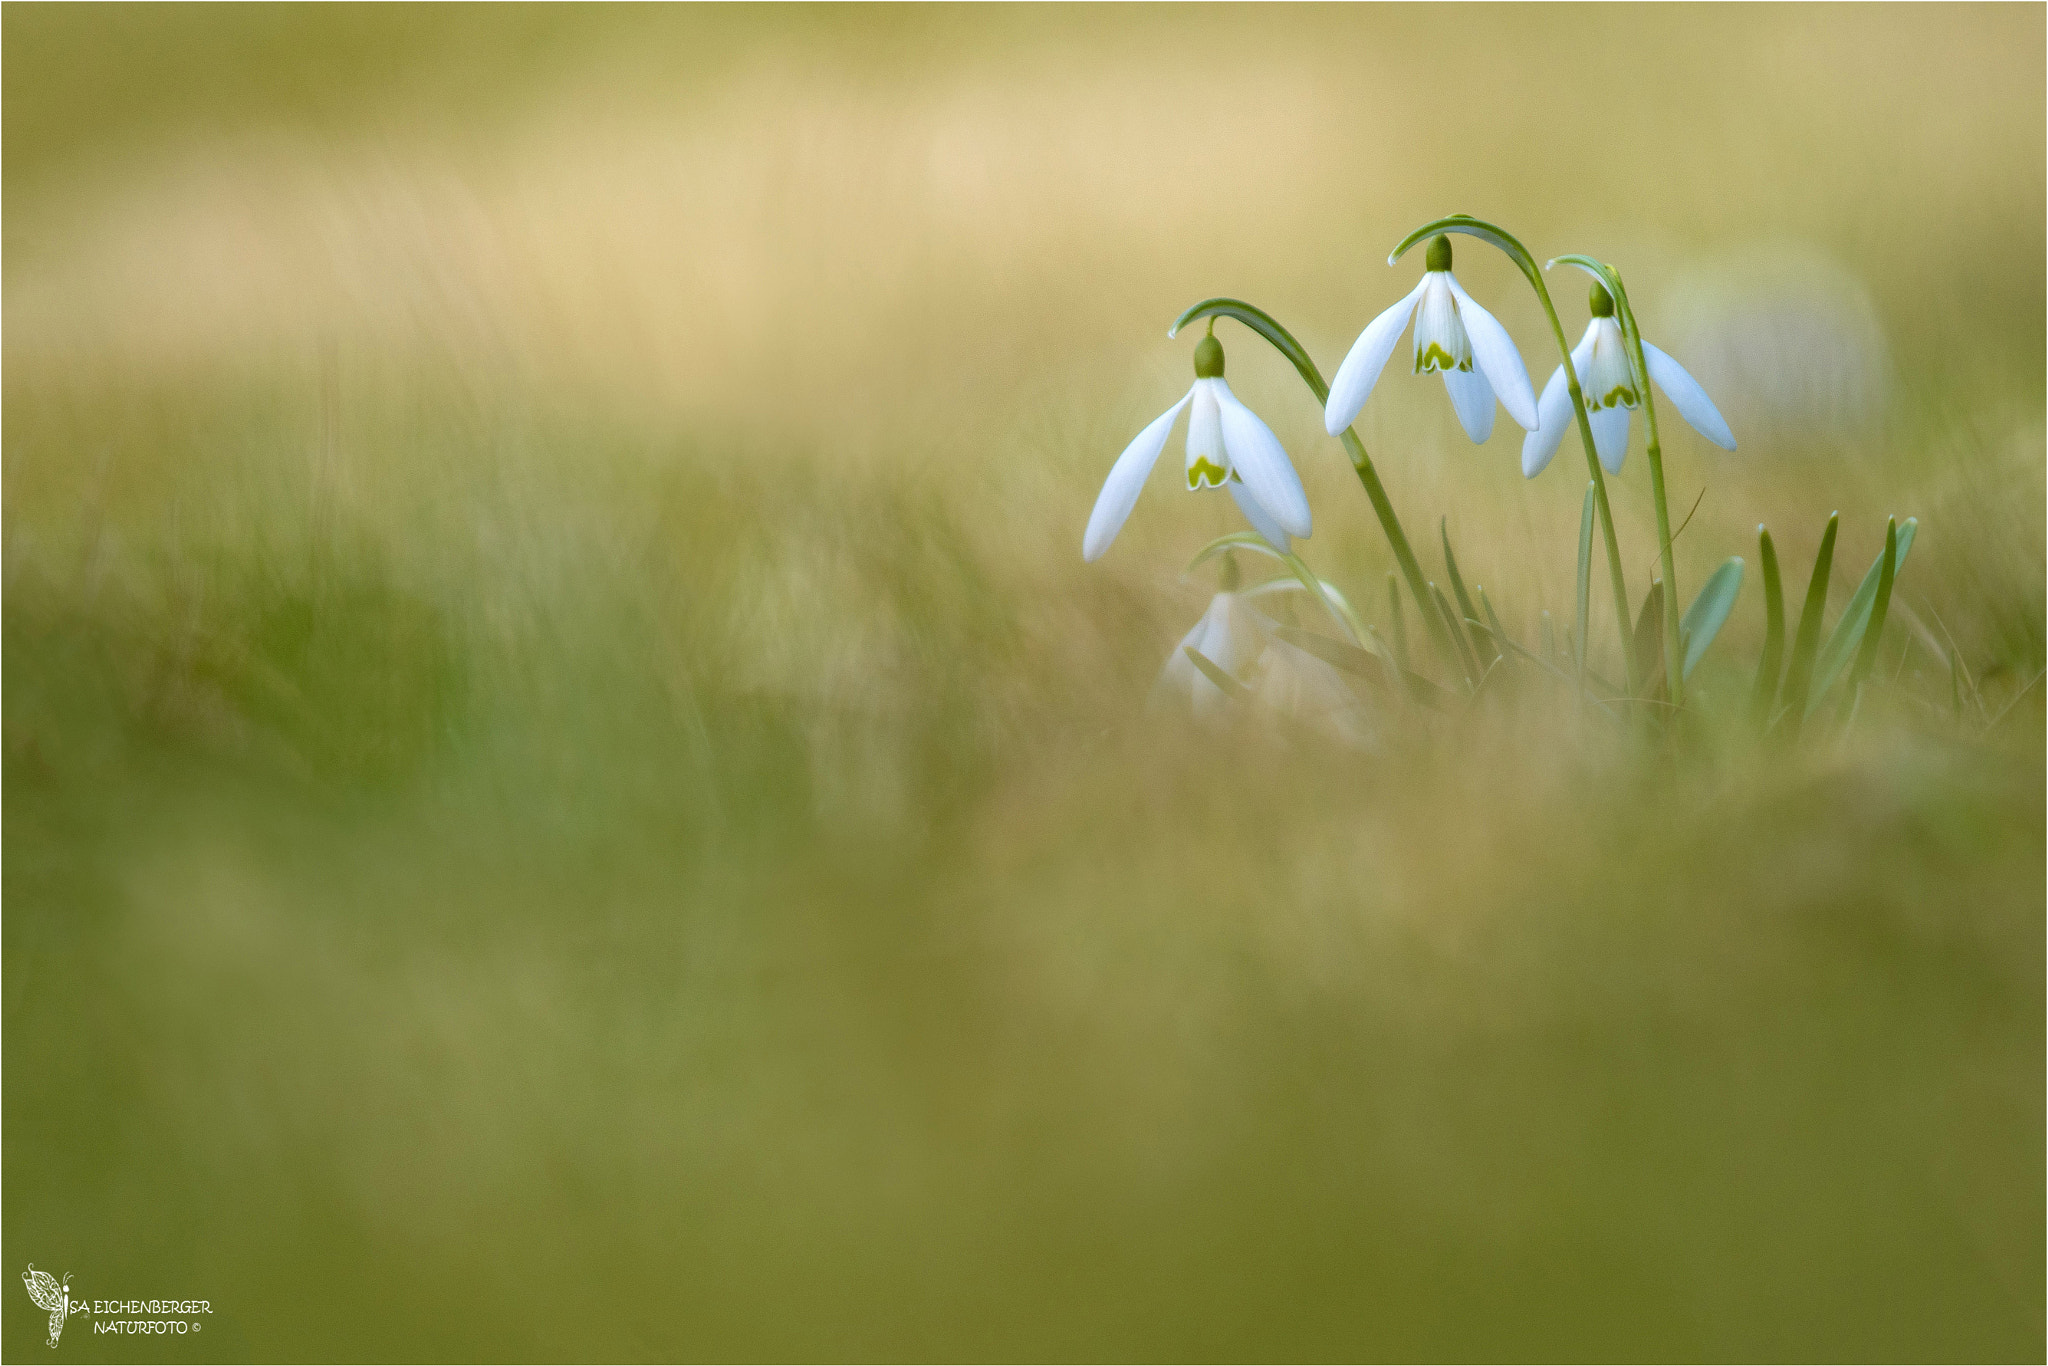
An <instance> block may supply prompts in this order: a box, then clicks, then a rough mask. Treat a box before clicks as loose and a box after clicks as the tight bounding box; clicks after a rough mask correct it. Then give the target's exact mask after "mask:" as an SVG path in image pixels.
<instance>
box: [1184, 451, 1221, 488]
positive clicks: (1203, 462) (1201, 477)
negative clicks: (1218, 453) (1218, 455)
mask: <svg viewBox="0 0 2048 1366" xmlns="http://www.w3.org/2000/svg"><path fill="white" fill-rule="evenodd" d="M1230 473H1231V472H1230V471H1229V470H1227V469H1225V468H1224V467H1223V466H1221V465H1212V464H1210V463H1209V457H1208V456H1206V455H1198V456H1196V457H1195V463H1194V464H1192V465H1190V466H1188V491H1189V492H1190V493H1192V492H1193V491H1195V490H1196V489H1201V488H1212V489H1220V488H1222V487H1223V485H1224V482H1225V481H1226V480H1228V479H1229V478H1230Z"/></svg>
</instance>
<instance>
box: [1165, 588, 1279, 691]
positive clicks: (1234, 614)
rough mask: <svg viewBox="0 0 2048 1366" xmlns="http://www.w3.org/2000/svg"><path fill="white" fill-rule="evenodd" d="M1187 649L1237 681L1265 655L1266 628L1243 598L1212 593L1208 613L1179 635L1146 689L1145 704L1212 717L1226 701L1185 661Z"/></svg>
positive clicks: (1193, 665)
mask: <svg viewBox="0 0 2048 1366" xmlns="http://www.w3.org/2000/svg"><path fill="white" fill-rule="evenodd" d="M1190 648H1193V649H1194V650H1195V651H1196V653H1198V654H1200V655H1201V656H1202V658H1204V659H1206V660H1208V661H1209V662H1210V663H1211V664H1214V665H1215V666H1216V667H1217V668H1219V669H1221V670H1223V672H1225V673H1227V674H1229V675H1230V676H1231V677H1232V678H1237V679H1242V678H1243V676H1244V673H1245V671H1246V670H1248V669H1249V668H1250V667H1251V665H1252V664H1253V663H1254V662H1256V661H1257V659H1258V657H1259V656H1260V655H1261V654H1263V653H1264V652H1265V649H1266V628H1265V625H1264V623H1262V622H1261V621H1260V620H1259V618H1258V615H1257V614H1256V613H1255V612H1253V611H1252V609H1251V605H1250V604H1249V603H1248V602H1246V601H1245V598H1244V595H1242V594H1240V593H1232V592H1227V591H1226V592H1222V593H1218V594H1217V595H1216V596H1215V597H1213V598H1211V599H1209V608H1208V610H1207V611H1205V612H1203V613H1202V619H1201V620H1200V621H1198V622H1196V623H1195V629H1194V630H1192V631H1189V632H1188V633H1187V634H1186V635H1184V636H1182V637H1181V638H1180V643H1179V644H1177V645H1175V646H1174V647H1173V653H1172V654H1170V655H1168V656H1167V657H1166V667H1165V668H1163V669H1161V670H1160V671H1159V680H1158V681H1157V682H1156V683H1154V684H1153V685H1152V699H1151V705H1152V706H1153V707H1155V708H1158V709H1160V710H1175V711H1177V710H1179V709H1181V708H1183V707H1186V708H1189V709H1191V710H1192V711H1193V712H1194V714H1195V715H1196V716H1198V717H1204V718H1206V717H1211V716H1215V715H1217V714H1218V713H1220V712H1221V711H1223V709H1224V708H1225V707H1227V706H1229V705H1230V699H1229V697H1228V696H1226V695H1225V694H1224V691H1223V689H1221V688H1219V687H1217V686H1216V684H1214V683H1213V682H1211V681H1210V679H1209V676H1208V675H1207V674H1205V673H1203V672H1202V671H1201V670H1200V669H1198V668H1196V667H1195V662H1194V661H1193V660H1192V659H1189V658H1188V650H1189V649H1190Z"/></svg>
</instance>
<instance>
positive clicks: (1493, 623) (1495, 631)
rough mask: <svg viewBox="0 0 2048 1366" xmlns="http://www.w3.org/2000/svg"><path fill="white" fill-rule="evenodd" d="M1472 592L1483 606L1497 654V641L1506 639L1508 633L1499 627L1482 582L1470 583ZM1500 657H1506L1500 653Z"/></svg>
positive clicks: (1498, 652)
mask: <svg viewBox="0 0 2048 1366" xmlns="http://www.w3.org/2000/svg"><path fill="white" fill-rule="evenodd" d="M1472 592H1473V594H1474V595H1475V596H1477V597H1478V599H1479V605H1480V607H1481V608H1483V609H1484V610H1485V612H1486V625H1487V629H1488V630H1489V631H1490V632H1491V633H1492V635H1493V638H1494V641H1495V647H1494V653H1495V654H1497V655H1499V654H1500V653H1501V651H1500V648H1499V644H1498V642H1500V641H1503V640H1506V639H1507V638H1508V633H1507V632H1506V631H1505V630H1503V629H1501V624H1500V617H1499V616H1498V615H1497V614H1495V612H1494V610H1493V603H1492V602H1491V601H1490V600H1489V599H1488V598H1487V596H1486V585H1485V584H1483V583H1475V584H1473V585H1472ZM1501 657H1502V658H1506V656H1505V655H1502V656H1501Z"/></svg>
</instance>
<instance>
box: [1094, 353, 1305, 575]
mask: <svg viewBox="0 0 2048 1366" xmlns="http://www.w3.org/2000/svg"><path fill="white" fill-rule="evenodd" d="M1183 408H1190V409H1191V411H1190V412H1189V414H1188V446H1187V452H1188V460H1187V486H1188V490H1189V492H1200V491H1202V490H1205V489H1224V490H1227V491H1228V492H1229V494H1230V496H1231V497H1232V498H1233V499H1234V500H1236V502H1237V506H1238V507H1239V509H1240V510H1242V511H1243V513H1244V515H1245V520H1246V521H1248V522H1250V523H1251V524H1252V529H1253V530H1255V531H1257V532H1258V533H1259V535H1261V536H1263V537H1265V538H1266V540H1267V541H1269V542H1271V543H1272V545H1273V546H1274V548H1276V549H1278V550H1287V549H1289V548H1291V542H1290V541H1289V539H1288V538H1289V537H1291V536H1306V535H1308V534H1309V531H1310V525H1311V524H1310V520H1309V510H1308V495H1307V494H1306V493H1305V492H1303V491H1302V487H1301V478H1300V476H1298V475H1297V474H1295V472H1294V465H1293V462H1291V461H1290V460H1288V458H1287V452H1286V451H1285V450H1284V449H1282V448H1281V445H1280V438H1279V437H1277V436H1274V435H1273V432H1272V429H1271V428H1269V427H1267V426H1266V424H1265V423H1263V422H1261V421H1259V419H1258V417H1257V415H1256V414H1254V413H1253V412H1252V410H1251V409H1249V408H1247V407H1245V406H1244V405H1243V404H1242V403H1240V402H1238V401H1237V395H1235V394H1233V393H1231V392H1230V386H1229V385H1228V384H1225V383H1224V382H1223V343H1221V342H1219V341H1217V340H1216V337H1215V335H1214V334H1213V333H1211V334H1210V335H1209V336H1206V337H1204V338H1202V341H1201V344H1200V345H1198V346H1197V347H1195V383H1194V387H1192V388H1190V389H1189V390H1188V391H1187V393H1186V394H1184V395H1182V397H1181V400H1180V402H1178V403H1176V404H1174V405H1173V406H1172V407H1171V408H1168V409H1167V410H1166V411H1165V412H1163V413H1161V414H1160V415H1159V416H1158V417H1155V418H1153V419H1152V421H1151V423H1150V424H1149V425H1148V426H1146V428H1145V430H1144V431H1142V432H1139V433H1138V435H1137V436H1136V437H1135V438H1134V439H1133V440H1132V442H1131V444H1130V445H1129V446H1126V447H1125V448H1124V453H1123V454H1122V455H1120V456H1118V457H1117V459H1116V464H1114V465H1112V466H1111V467H1110V471H1109V478H1107V479H1105V480H1104V481H1103V484H1102V492H1101V493H1100V494H1099V495H1097V497H1096V499H1095V510H1094V511H1093V512H1092V513H1090V514H1089V517H1088V530H1087V532H1086V533H1085V534H1084V535H1083V536H1082V538H1081V558H1082V559H1084V560H1088V561H1090V562H1091V563H1092V562H1093V561H1095V560H1098V559H1100V558H1101V557H1102V553H1103V552H1104V551H1106V550H1108V549H1109V544H1110V542H1111V541H1114V540H1115V539H1116V534H1117V532H1119V531H1121V530H1122V529H1123V525H1124V522H1125V520H1126V519H1127V518H1129V517H1130V515H1131V509H1132V508H1133V507H1136V506H1137V503H1138V494H1139V492H1140V491H1141V490H1142V489H1143V488H1144V487H1145V480H1146V477H1147V476H1149V475H1150V474H1151V473H1152V466H1153V465H1155V464H1157V463H1158V460H1159V453H1160V452H1161V451H1163V450H1165V449H1166V438H1167V437H1168V436H1169V435H1170V434H1171V433H1172V431H1173V423H1174V419H1175V418H1177V417H1179V416H1180V411H1181V409H1183Z"/></svg>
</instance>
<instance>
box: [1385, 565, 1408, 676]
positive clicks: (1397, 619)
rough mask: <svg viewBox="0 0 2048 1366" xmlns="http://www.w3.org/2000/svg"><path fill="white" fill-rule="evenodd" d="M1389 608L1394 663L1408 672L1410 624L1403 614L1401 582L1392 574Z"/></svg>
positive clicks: (1389, 586) (1389, 580)
mask: <svg viewBox="0 0 2048 1366" xmlns="http://www.w3.org/2000/svg"><path fill="white" fill-rule="evenodd" d="M1387 607H1388V608H1389V610H1391V611H1392V613H1393V617H1392V621H1393V626H1392V630H1393V635H1394V662H1395V663H1396V664H1398V665H1400V666H1401V669H1402V671H1403V672H1406V671H1407V670H1408V668H1409V664H1408V622H1407V619H1406V618H1405V617H1403V616H1402V614H1401V581H1400V580H1399V579H1397V578H1395V577H1394V576H1393V575H1392V574H1389V575H1387Z"/></svg>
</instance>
